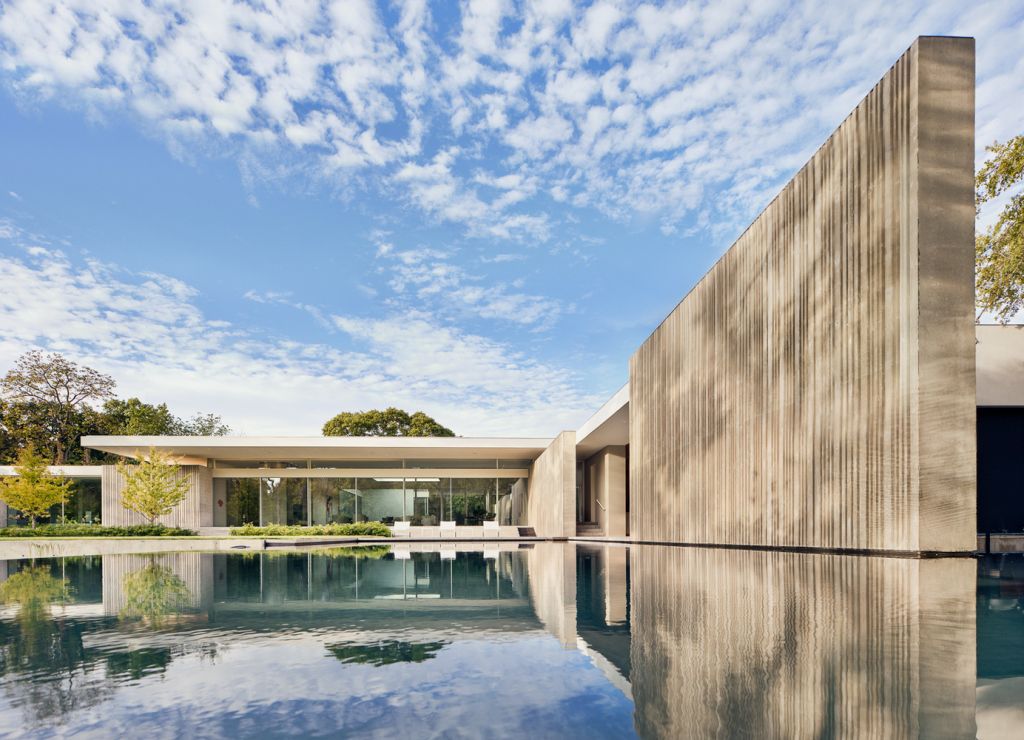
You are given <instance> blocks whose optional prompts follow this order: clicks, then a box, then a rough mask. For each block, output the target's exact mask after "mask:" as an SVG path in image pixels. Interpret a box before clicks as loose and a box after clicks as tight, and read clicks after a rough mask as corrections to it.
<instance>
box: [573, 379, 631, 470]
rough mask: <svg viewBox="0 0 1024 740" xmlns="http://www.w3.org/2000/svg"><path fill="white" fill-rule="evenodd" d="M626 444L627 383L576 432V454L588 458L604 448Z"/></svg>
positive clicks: (627, 440) (627, 428) (627, 417)
mask: <svg viewBox="0 0 1024 740" xmlns="http://www.w3.org/2000/svg"><path fill="white" fill-rule="evenodd" d="M628 444H629V383H626V384H625V385H624V386H622V387H621V388H619V390H617V391H616V392H615V394H614V395H613V396H612V397H611V398H609V399H608V400H607V401H605V403H604V405H603V406H602V407H601V408H599V409H598V410H597V411H596V412H595V413H594V415H593V416H591V417H590V418H589V419H587V420H586V421H585V422H584V423H583V426H581V427H580V428H579V430H578V431H577V432H576V454H577V455H579V456H580V457H589V456H590V455H593V454H594V453H595V452H597V451H598V450H602V449H604V448H605V447H608V446H611V445H628Z"/></svg>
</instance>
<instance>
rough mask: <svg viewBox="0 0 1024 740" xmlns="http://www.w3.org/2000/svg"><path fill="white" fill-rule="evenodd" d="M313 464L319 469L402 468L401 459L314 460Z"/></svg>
mask: <svg viewBox="0 0 1024 740" xmlns="http://www.w3.org/2000/svg"><path fill="white" fill-rule="evenodd" d="M312 465H313V467H314V468H317V469H320V470H322V469H325V468H327V469H337V468H400V467H402V461H401V460H313V461H312Z"/></svg>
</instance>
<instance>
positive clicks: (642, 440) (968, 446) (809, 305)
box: [72, 36, 1024, 554]
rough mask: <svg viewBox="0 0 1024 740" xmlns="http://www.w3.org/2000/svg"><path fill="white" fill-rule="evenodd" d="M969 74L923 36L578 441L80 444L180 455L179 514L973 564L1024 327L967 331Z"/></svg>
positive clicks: (962, 43) (1018, 374)
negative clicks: (519, 531) (906, 556)
mask: <svg viewBox="0 0 1024 740" xmlns="http://www.w3.org/2000/svg"><path fill="white" fill-rule="evenodd" d="M974 66H975V48H974V40H973V39H970V38H952V37H927V36H923V37H919V38H918V39H917V40H916V41H914V43H913V44H912V45H911V47H910V48H909V49H908V50H907V51H906V53H904V54H903V56H901V57H900V59H898V60H897V61H896V63H895V64H894V65H893V66H892V67H891V68H890V69H889V71H888V72H887V73H886V74H885V75H884V76H883V77H882V79H881V80H880V81H879V82H878V83H877V84H876V85H875V86H874V88H872V90H870V91H869V92H868V94H867V95H866V96H865V97H864V99H863V100H862V101H861V102H860V104H859V105H857V107H856V108H855V109H854V110H853V111H852V112H851V113H850V115H849V116H848V117H847V118H846V119H845V120H844V121H843V122H842V123H841V124H840V125H839V127H838V128H837V129H836V130H835V131H834V132H833V133H832V135H831V136H829V137H828V139H827V140H826V141H824V142H823V143H822V145H821V147H820V148H819V149H818V150H817V151H816V152H815V153H814V155H813V156H812V157H811V159H810V160H809V161H808V162H807V163H806V164H805V165H804V167H802V168H801V169H800V170H799V172H797V173H796V174H795V176H794V177H793V179H792V180H790V182H789V183H788V184H787V185H786V186H785V187H783V188H782V190H781V191H780V192H779V194H778V196H777V197H776V198H775V199H774V200H773V201H772V202H771V203H770V204H768V206H767V207H766V208H765V209H764V211H762V212H761V214H760V215H759V216H758V217H757V218H756V219H754V221H753V223H752V224H751V225H750V226H749V228H747V229H746V230H745V231H744V232H743V233H742V234H741V235H740V236H739V237H738V238H737V240H736V242H735V243H734V244H733V245H732V246H731V247H730V248H729V249H728V250H726V252H725V253H724V254H723V255H722V257H721V259H719V260H718V261H717V262H716V263H715V264H714V265H713V266H712V268H711V269H710V270H709V271H708V272H707V274H706V275H705V276H704V277H703V278H701V280H700V281H698V283H697V284H696V285H694V286H693V287H692V289H690V291H689V292H688V293H687V294H686V295H685V296H684V297H683V299H682V300H681V301H680V302H679V304H678V305H677V306H676V307H675V308H674V309H673V310H672V311H671V312H670V313H669V314H668V316H666V317H665V319H664V320H663V321H662V322H661V323H660V324H659V325H658V326H657V327H656V328H655V329H654V331H653V332H652V333H651V335H650V336H649V337H648V338H647V339H646V340H645V341H644V342H643V343H642V344H641V346H640V347H639V348H638V349H637V350H636V352H635V353H634V354H633V355H632V357H631V358H630V363H629V381H628V384H627V385H626V386H625V387H623V389H622V390H620V391H619V392H618V393H616V394H615V395H614V397H613V398H612V399H611V400H609V401H608V403H606V404H605V405H604V406H603V407H602V408H601V409H600V410H599V411H598V412H597V413H596V414H595V415H594V416H593V417H592V418H591V419H590V420H588V421H587V422H586V423H585V424H583V426H582V427H580V428H579V429H577V430H574V431H566V432H562V433H561V434H559V435H558V436H557V437H554V438H553V439H518V438H510V439H466V438H454V439H409V438H389V439H381V438H376V439H365V438H361V439H345V438H320V437H310V438H278V437H263V438H261V437H252V438H239V437H223V438H198V439H197V438H188V437H178V438H172V437H160V438H145V437H121V438H118V437H85V438H83V440H82V443H83V445H84V446H86V447H89V448H92V449H95V450H102V451H105V452H108V453H114V454H116V455H121V456H126V457H133V456H138V455H140V454H144V453H145V451H146V449H147V448H149V447H151V446H152V447H157V448H160V449H162V450H165V451H167V452H169V453H171V454H172V455H173V456H174V457H175V458H176V459H177V460H178V461H179V463H180V464H181V465H182V466H183V475H185V476H187V478H188V481H189V494H188V496H187V498H186V500H185V501H184V503H182V504H181V505H180V506H179V507H178V509H177V510H176V511H175V512H173V513H172V514H171V515H170V516H169V517H167V523H169V524H178V525H182V526H187V527H216V526H228V525H232V524H241V523H243V522H250V521H251V522H254V523H256V522H259V523H271V522H281V523H292V524H305V523H318V522H328V521H353V522H355V521H361V520H364V519H379V520H381V521H387V522H392V521H393V522H399V521H401V522H408V523H409V525H416V526H422V527H439V528H440V527H448V528H452V527H453V526H454V527H456V528H457V527H460V526H461V527H463V528H466V527H480V528H481V529H485V528H486V529H488V530H491V532H493V529H494V524H495V523H496V524H497V525H498V526H505V527H530V528H533V530H534V531H535V532H536V533H537V534H538V535H541V536H547V537H564V536H569V535H575V534H588V533H590V534H603V535H606V536H623V535H626V534H630V535H631V536H632V538H633V539H634V540H636V541H647V542H682V543H692V544H701V543H704V544H718V545H731V546H741V547H747V546H756V547H770V548H798V549H816V550H833V551H834V550H841V551H856V552H886V553H911V554H913V553H916V554H921V553H930V554H943V553H945V554H964V553H967V552H971V551H973V550H974V549H975V547H976V543H977V540H976V537H975V534H976V532H977V531H978V529H977V528H976V526H975V523H976V522H977V524H978V526H979V527H980V528H981V529H982V531H1002V530H1009V531H1013V530H1017V531H1021V530H1024V503H1022V501H1024V497H1022V496H1021V495H1020V488H1021V481H1022V480H1024V383H1022V382H1021V380H1022V379H1024V333H1022V329H1021V327H1017V326H977V325H976V324H975V310H976V304H975V295H974V273H975V249H974V234H975V206H974V204H975V196H974V156H975V130H974V111H975V99H974V93H975V82H974V81H975V74H974V72H975V70H974ZM74 474H82V475H84V474H85V473H74ZM91 475H93V480H95V479H96V477H98V478H99V479H101V481H102V484H101V489H102V491H101V498H102V503H101V509H102V518H103V521H104V522H105V523H110V524H119V523H129V522H131V521H134V519H133V518H132V517H131V516H130V515H129V514H128V513H127V512H126V511H125V510H124V509H123V508H122V507H121V506H120V503H119V496H120V491H121V486H122V481H121V480H120V477H119V476H118V474H117V471H116V468H115V467H113V466H103V467H102V469H100V470H99V472H98V473H97V472H95V471H94V472H92V473H91ZM88 505H89V504H88V502H83V501H81V500H80V501H77V502H75V503H74V505H73V507H72V508H73V509H74V510H75V512H76V515H78V516H79V518H81V515H80V512H81V510H82V509H83V508H88ZM452 522H454V525H452ZM488 524H489V525H490V526H488Z"/></svg>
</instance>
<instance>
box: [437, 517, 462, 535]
mask: <svg viewBox="0 0 1024 740" xmlns="http://www.w3.org/2000/svg"><path fill="white" fill-rule="evenodd" d="M439 536H440V537H441V539H444V538H445V537H451V538H453V539H454V538H455V537H457V536H458V531H457V530H456V529H455V521H454V520H453V521H447V520H445V519H442V520H441V531H440V533H439Z"/></svg>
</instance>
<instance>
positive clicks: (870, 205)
mask: <svg viewBox="0 0 1024 740" xmlns="http://www.w3.org/2000/svg"><path fill="white" fill-rule="evenodd" d="M973 89H974V42H973V40H972V39H960V38H933V37H928V38H920V39H918V40H917V41H916V42H915V43H914V45H913V46H912V47H911V49H910V50H909V51H908V52H907V53H906V54H904V56H903V57H902V58H901V59H900V60H899V61H898V62H897V63H896V64H895V65H894V66H893V68H892V69H891V70H890V71H889V72H888V73H887V74H886V75H885V77H884V78H883V79H882V80H881V81H880V82H879V83H878V85H877V86H876V87H875V88H874V89H873V90H872V91H871V93H870V94H869V95H868V96H867V97H866V98H865V99H864V100H863V102H861V104H860V105H859V106H858V107H857V108H856V109H855V110H854V111H853V113H851V114H850V116H849V117H848V118H847V119H846V120H845V121H844V122H843V124H842V125H841V126H840V127H839V128H838V129H837V130H836V131H835V133H834V134H833V135H832V136H831V137H830V138H829V139H828V141H826V142H825V144H824V145H823V146H822V147H821V148H820V149H819V150H818V152H817V153H816V154H815V155H814V157H812V159H811V160H810V162H808V163H807V165H805V166H804V168H803V169H801V170H800V172H798V173H797V175H796V176H795V177H794V178H793V180H791V181H790V182H789V184H787V185H786V187H785V188H784V189H783V190H782V192H781V193H780V194H779V195H778V197H776V198H775V200H774V201H773V202H772V203H771V204H770V205H769V206H768V207H767V208H766V209H765V210H764V211H763V212H762V213H761V215H760V216H758V218H757V219H756V220H755V221H754V223H753V224H751V226H750V227H749V228H748V229H747V230H746V232H745V233H744V234H743V235H742V236H741V237H740V238H739V239H738V240H737V241H736V243H735V244H734V245H733V246H732V247H731V248H730V249H729V250H728V251H727V252H726V253H725V254H724V255H723V257H722V258H721V259H720V260H719V262H718V263H717V264H716V265H715V266H714V267H713V268H712V269H711V270H710V271H709V272H708V274H707V275H705V277H704V278H703V279H702V280H701V281H700V282H699V283H698V284H697V285H696V286H695V287H694V288H693V290H692V291H691V292H690V293H689V294H688V295H687V296H686V297H685V298H684V299H683V301H682V302H681V303H680V304H679V305H678V306H677V307H676V309H675V310H674V311H673V312H672V313H671V314H670V315H669V316H668V317H667V318H666V319H665V321H664V322H663V323H662V324H661V326H659V327H658V328H657V330H656V331H655V332H654V333H653V334H652V335H651V337H650V338H649V339H648V340H647V341H646V342H645V343H644V344H643V345H642V346H641V347H640V349H639V350H638V351H637V352H636V354H635V355H634V356H633V357H632V359H631V362H630V395H631V398H630V435H631V440H630V457H631V461H630V469H631V494H630V495H631V502H632V506H631V507H630V508H631V513H630V516H631V520H630V525H631V527H630V528H631V534H632V536H633V537H634V538H636V539H640V540H659V541H673V542H692V543H719V544H735V545H763V546H793V547H820V548H844V549H845V548H849V549H866V550H867V549H870V550H905V551H919V550H948V551H961V550H971V549H973V546H974V544H973V539H974V533H975V524H974V511H975V509H974V496H975V490H974V474H975V440H974V436H975V428H974V409H973V404H974V383H975V381H974V329H973V308H974V302H973V292H972V286H973V218H974V212H973V188H972V173H973V151H974V131H973V129H974V121H973V111H974V102H973Z"/></svg>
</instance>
